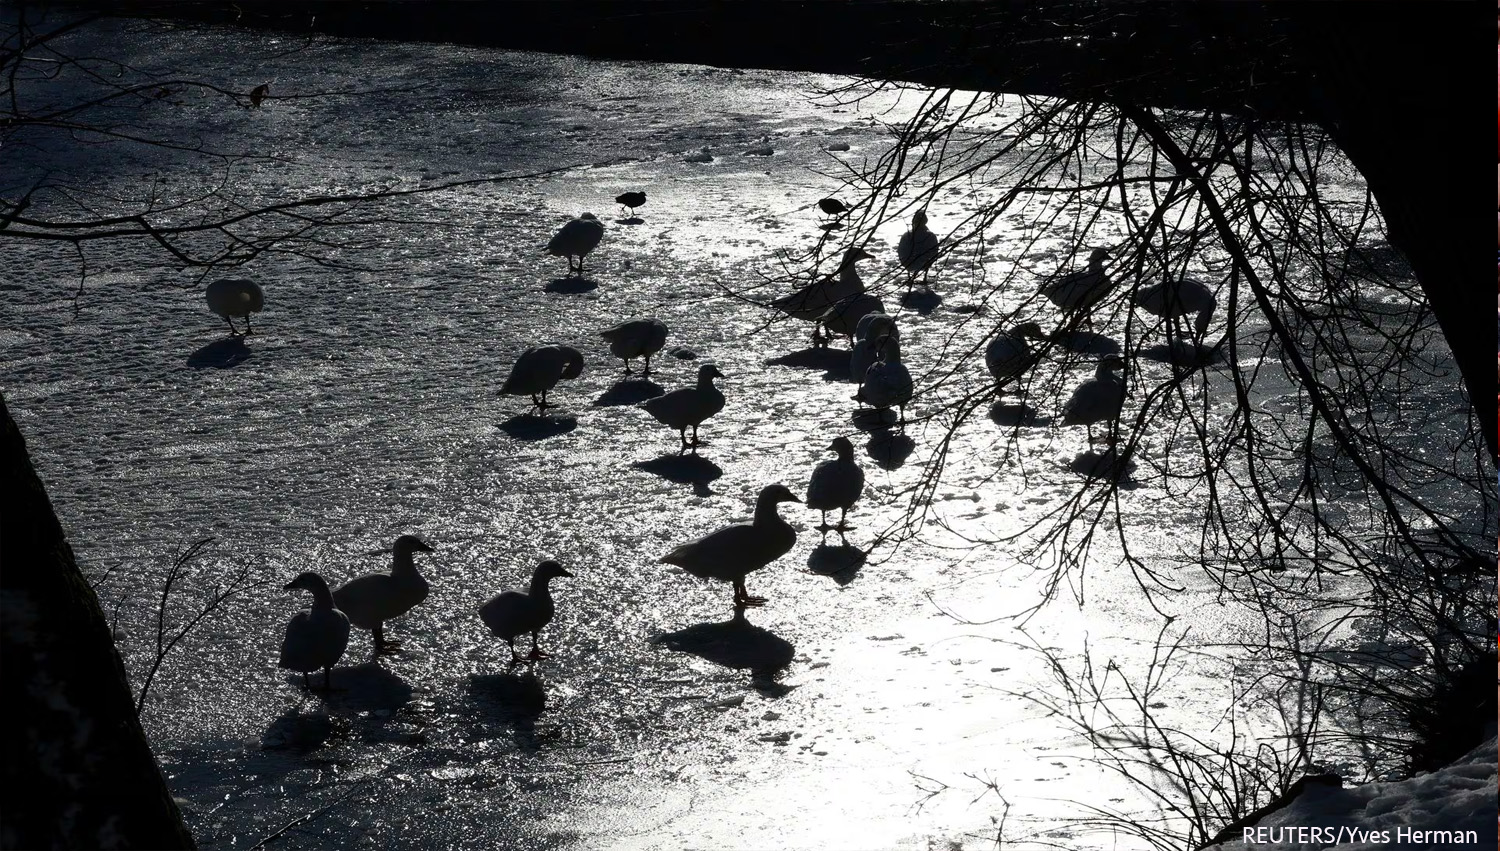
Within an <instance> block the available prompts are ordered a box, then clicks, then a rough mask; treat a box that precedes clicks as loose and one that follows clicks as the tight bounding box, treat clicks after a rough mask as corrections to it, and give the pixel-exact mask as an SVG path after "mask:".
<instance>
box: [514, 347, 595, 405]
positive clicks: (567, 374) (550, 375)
mask: <svg viewBox="0 0 1500 851" xmlns="http://www.w3.org/2000/svg"><path fill="white" fill-rule="evenodd" d="M582 373H583V353H582V352H580V351H578V350H577V349H575V348H573V347H572V346H559V345H556V344H552V345H546V346H535V347H533V348H530V349H527V350H526V351H524V352H522V353H521V356H520V357H519V358H516V362H515V365H514V366H512V367H511V368H510V376H509V377H507V378H506V379H505V384H503V385H501V387H500V392H501V393H504V394H506V395H509V396H530V397H531V401H532V404H533V405H534V406H535V407H536V408H537V409H538V410H546V409H547V408H548V407H550V406H549V405H548V404H547V391H548V390H551V389H552V388H553V387H556V386H557V382H559V381H571V380H572V379H574V378H577V377H578V376H579V375H581V374H582Z"/></svg>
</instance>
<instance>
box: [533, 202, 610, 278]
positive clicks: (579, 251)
mask: <svg viewBox="0 0 1500 851" xmlns="http://www.w3.org/2000/svg"><path fill="white" fill-rule="evenodd" d="M603 238H604V223H603V222H601V221H599V218H598V217H597V216H595V215H594V214H593V213H584V214H583V215H581V216H579V217H578V218H576V219H574V220H572V221H571V222H568V223H567V224H565V225H563V226H562V229H561V230H559V231H558V232H557V235H556V236H553V237H552V240H551V241H550V242H548V243H547V253H548V254H551V255H552V256H554V257H566V258H568V273H569V274H575V270H574V268H573V258H574V257H577V258H578V268H577V270H576V274H579V275H582V274H583V258H585V257H587V256H588V255H589V252H590V251H593V250H594V249H595V248H597V247H598V246H599V240H601V239H603Z"/></svg>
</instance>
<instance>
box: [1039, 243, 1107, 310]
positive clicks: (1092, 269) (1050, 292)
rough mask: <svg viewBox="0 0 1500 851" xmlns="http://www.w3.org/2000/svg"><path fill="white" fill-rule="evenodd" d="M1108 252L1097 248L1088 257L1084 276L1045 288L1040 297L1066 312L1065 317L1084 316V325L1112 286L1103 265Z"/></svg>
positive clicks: (1073, 276)
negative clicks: (1079, 313)
mask: <svg viewBox="0 0 1500 851" xmlns="http://www.w3.org/2000/svg"><path fill="white" fill-rule="evenodd" d="M1108 259H1109V251H1108V250H1107V249H1104V248H1095V249H1094V250H1093V251H1092V252H1090V253H1089V267H1088V268H1087V269H1085V270H1084V271H1082V272H1072V273H1070V274H1067V275H1063V276H1061V277H1058V278H1054V279H1052V280H1050V281H1048V282H1047V283H1045V284H1042V287H1041V290H1040V292H1041V294H1042V295H1044V296H1046V297H1047V298H1049V299H1051V300H1052V303H1053V304H1055V305H1057V306H1058V307H1060V308H1062V309H1063V312H1064V313H1078V312H1082V313H1083V319H1084V322H1088V321H1089V319H1090V315H1089V314H1090V312H1091V311H1092V310H1093V309H1094V306H1095V305H1097V304H1098V303H1099V301H1100V300H1101V299H1103V298H1104V297H1105V296H1106V295H1108V294H1109V290H1110V287H1112V286H1113V282H1111V281H1110V279H1109V273H1107V272H1105V271H1104V261H1105V260H1108Z"/></svg>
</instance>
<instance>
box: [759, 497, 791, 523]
mask: <svg viewBox="0 0 1500 851" xmlns="http://www.w3.org/2000/svg"><path fill="white" fill-rule="evenodd" d="M776 505H777V503H776V500H775V499H773V498H771V497H766V496H763V497H761V498H760V499H759V500H757V501H756V503H755V525H756V526H777V525H780V526H785V525H786V521H785V520H782V519H781V514H780V513H778V512H777V511H776Z"/></svg>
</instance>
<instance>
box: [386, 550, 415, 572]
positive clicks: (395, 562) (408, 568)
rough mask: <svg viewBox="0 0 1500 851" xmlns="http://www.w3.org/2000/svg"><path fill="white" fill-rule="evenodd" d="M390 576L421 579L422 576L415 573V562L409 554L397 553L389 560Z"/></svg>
mask: <svg viewBox="0 0 1500 851" xmlns="http://www.w3.org/2000/svg"><path fill="white" fill-rule="evenodd" d="M391 575H392V576H414V577H417V578H421V575H422V574H420V573H418V572H417V562H416V560H415V559H413V558H412V554H411V553H410V552H405V551H397V553H396V555H395V557H394V558H392V559H391Z"/></svg>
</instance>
